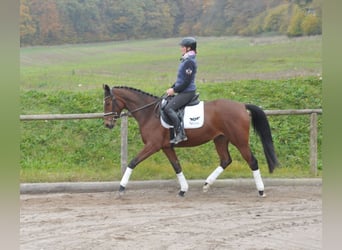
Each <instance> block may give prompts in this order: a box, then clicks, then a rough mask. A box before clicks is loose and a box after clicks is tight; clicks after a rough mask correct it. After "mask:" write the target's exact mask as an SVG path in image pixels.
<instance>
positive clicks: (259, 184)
mask: <svg viewBox="0 0 342 250" xmlns="http://www.w3.org/2000/svg"><path fill="white" fill-rule="evenodd" d="M253 177H254V181H255V185H256V187H257V189H258V191H264V183H263V182H262V179H261V174H260V170H259V169H258V170H254V171H253Z"/></svg>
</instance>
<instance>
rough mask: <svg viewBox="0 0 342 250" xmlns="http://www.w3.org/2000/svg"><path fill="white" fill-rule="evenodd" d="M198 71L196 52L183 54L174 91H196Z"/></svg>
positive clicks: (173, 86)
mask: <svg viewBox="0 0 342 250" xmlns="http://www.w3.org/2000/svg"><path fill="white" fill-rule="evenodd" d="M196 72H197V63H196V54H189V55H185V56H183V58H182V59H181V62H180V64H179V67H178V74H177V80H176V82H175V83H174V84H173V85H172V88H173V89H174V91H175V92H176V93H180V92H190V91H196V84H195V76H196Z"/></svg>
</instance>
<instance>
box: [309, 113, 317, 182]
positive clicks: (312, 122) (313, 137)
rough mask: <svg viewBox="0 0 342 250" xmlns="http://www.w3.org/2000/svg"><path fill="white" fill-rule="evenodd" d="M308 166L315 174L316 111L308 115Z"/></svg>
mask: <svg viewBox="0 0 342 250" xmlns="http://www.w3.org/2000/svg"><path fill="white" fill-rule="evenodd" d="M310 166H311V173H313V174H314V175H317V113H312V114H311V115H310Z"/></svg>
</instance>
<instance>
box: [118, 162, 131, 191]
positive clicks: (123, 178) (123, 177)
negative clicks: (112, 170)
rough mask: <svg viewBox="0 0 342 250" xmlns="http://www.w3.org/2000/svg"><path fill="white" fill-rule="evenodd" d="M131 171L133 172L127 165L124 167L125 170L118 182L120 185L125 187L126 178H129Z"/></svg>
mask: <svg viewBox="0 0 342 250" xmlns="http://www.w3.org/2000/svg"><path fill="white" fill-rule="evenodd" d="M132 172H133V169H131V168H129V167H127V168H126V171H125V173H124V175H123V176H122V179H121V182H120V185H121V186H123V187H126V185H127V183H128V180H129V177H131V174H132Z"/></svg>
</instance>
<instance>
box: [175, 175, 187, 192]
mask: <svg viewBox="0 0 342 250" xmlns="http://www.w3.org/2000/svg"><path fill="white" fill-rule="evenodd" d="M177 178H178V181H179V184H180V186H181V191H184V192H187V191H188V189H189V185H188V182H187V181H186V179H185V176H184V174H183V172H180V173H179V174H177Z"/></svg>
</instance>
